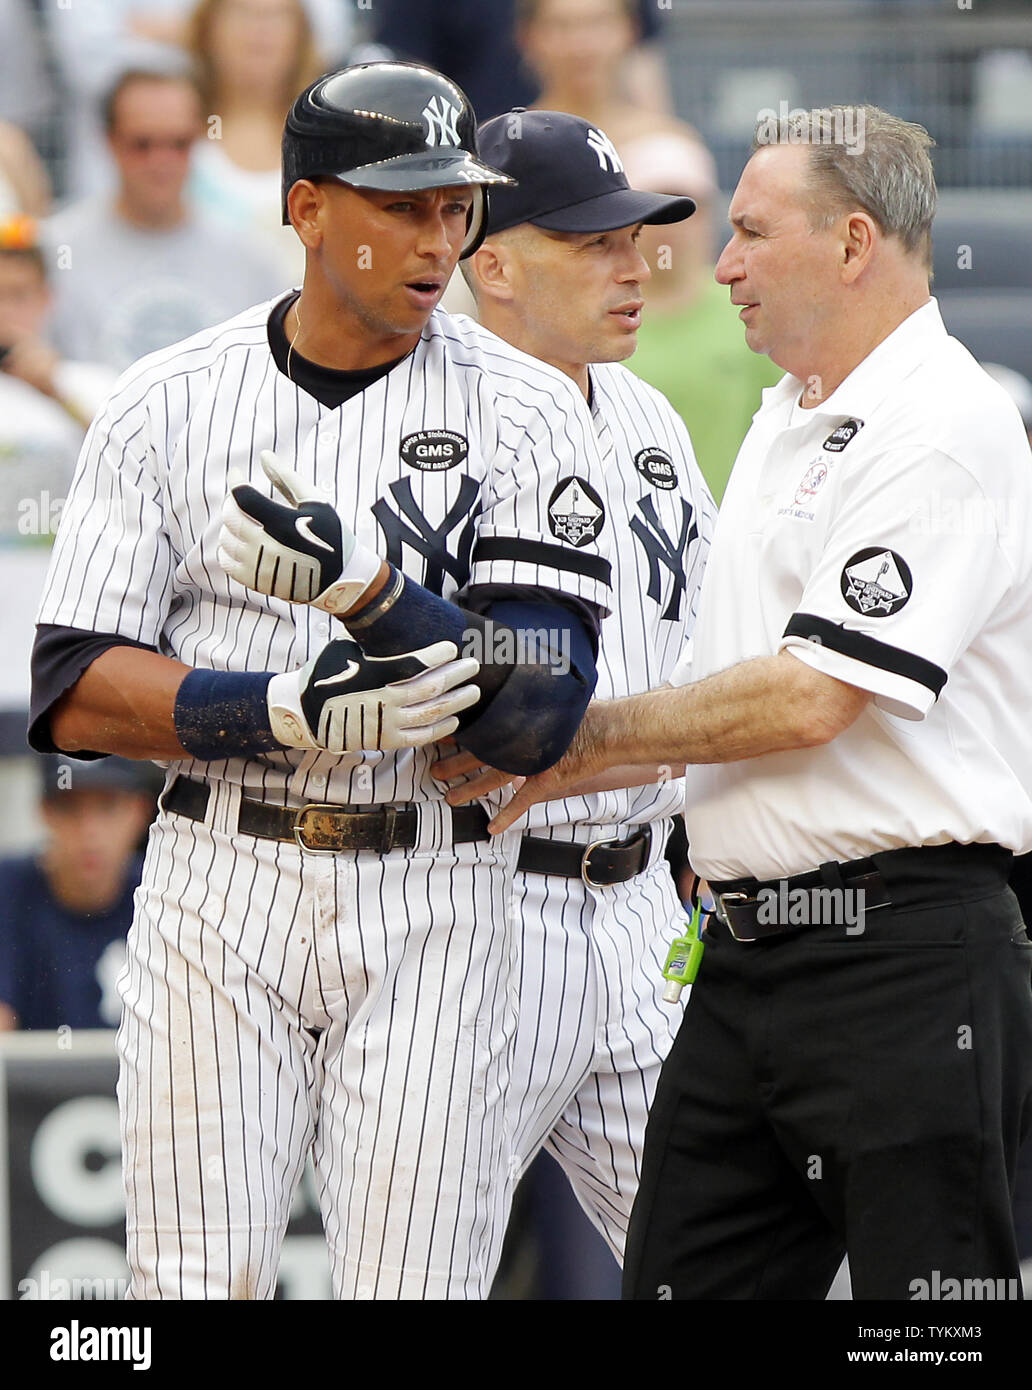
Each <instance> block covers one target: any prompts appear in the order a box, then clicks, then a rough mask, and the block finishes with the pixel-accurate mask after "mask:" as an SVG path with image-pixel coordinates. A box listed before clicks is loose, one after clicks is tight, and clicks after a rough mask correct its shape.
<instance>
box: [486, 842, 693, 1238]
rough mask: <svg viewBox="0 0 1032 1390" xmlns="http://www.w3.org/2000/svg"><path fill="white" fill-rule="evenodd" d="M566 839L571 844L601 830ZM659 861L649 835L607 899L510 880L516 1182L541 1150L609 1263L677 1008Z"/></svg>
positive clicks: (670, 924) (574, 882) (670, 922)
mask: <svg viewBox="0 0 1032 1390" xmlns="http://www.w3.org/2000/svg"><path fill="white" fill-rule="evenodd" d="M575 829H576V834H577V838H578V839H580V840H590V839H596V838H599V835H600V833H601V832H600V831H597V830H595V829H594V828H591V827H588V828H585V827H583V826H578V827H575ZM616 833H617V834H619V833H622V832H619V831H618V832H616ZM662 850H663V835H662V832H661V829H660V828H659V827H657V833H656V836H655V840H654V844H653V849H652V855H651V862H650V866H649V867H648V868H647V869H646V870H645V871H644V872H643V873H641V874H639V875H637V877H635V878H634V879H632V880H630V882H628V883H618V884H613V885H611V886H609V887H605V888H598V889H590V888H588V887H587V886H586V885H585V884H584V883H583V882H582V881H581V880H580V879H564V878H558V877H557V876H556V875H554V874H532V873H517V875H516V880H515V890H514V899H513V900H514V906H515V909H516V911H517V913H518V917H519V923H520V927H521V938H522V941H521V952H520V964H519V970H520V991H519V992H520V1017H519V1026H518V1029H517V1044H516V1058H515V1063H514V1069H513V1083H512V1095H513V1102H514V1112H513V1121H512V1123H513V1127H514V1130H515V1135H516V1140H515V1142H516V1149H517V1153H518V1155H519V1159H520V1171H521V1174H522V1172H524V1171H525V1170H526V1168H527V1167H528V1166H529V1165H530V1162H531V1160H532V1159H533V1158H534V1156H535V1154H536V1153H537V1152H538V1151H539V1149H541V1148H542V1147H544V1148H545V1150H546V1151H547V1152H548V1153H550V1154H551V1156H552V1157H553V1158H554V1159H556V1161H557V1162H558V1163H559V1164H560V1165H561V1167H562V1168H563V1170H564V1172H565V1173H566V1175H567V1177H568V1178H569V1180H570V1183H571V1184H572V1186H573V1190H574V1192H575V1193H576V1196H577V1199H578V1201H579V1202H580V1204H581V1206H582V1207H583V1208H584V1210H585V1212H586V1213H587V1215H588V1217H589V1218H590V1219H591V1221H592V1223H593V1224H594V1225H595V1226H596V1227H597V1228H598V1230H599V1231H600V1232H601V1233H602V1235H603V1237H604V1238H605V1240H606V1242H607V1243H608V1245H609V1247H610V1249H611V1250H612V1251H613V1254H614V1255H615V1256H616V1258H617V1260H618V1261H622V1258H623V1249H624V1241H625V1239H626V1235H627V1223H628V1220H629V1218H630V1212H631V1206H632V1205H633V1203H634V1197H635V1194H636V1192H637V1190H638V1178H639V1175H640V1169H641V1153H642V1144H643V1142H644V1135H645V1122H646V1119H647V1116H648V1110H649V1106H650V1105H651V1103H652V1097H653V1095H654V1093H655V1089H656V1082H657V1081H658V1079H659V1071H660V1068H661V1066H662V1064H663V1060H664V1058H665V1057H666V1055H667V1053H668V1052H669V1050H670V1048H671V1046H672V1044H673V1040H674V1036H675V1035H676V1032H677V1029H678V1027H679V1026H680V1022H681V1014H682V1011H683V1006H684V1003H685V1002H686V1001H687V997H688V991H687V990H686V991H684V992H683V993H682V995H681V1003H680V1004H667V1003H664V1001H663V998H662V994H663V987H664V981H663V977H662V973H661V972H662V969H663V965H664V964H665V961H666V954H667V948H668V946H669V944H670V942H671V941H672V940H673V939H674V937H675V936H678V935H680V933H681V931H682V930H683V924H684V921H685V912H684V909H683V907H682V906H681V904H680V903H679V902H678V900H677V894H676V892H675V889H674V883H673V879H672V878H671V875H670V869H669V867H668V866H667V863H666V861H665V859H664V858H663V857H662Z"/></svg>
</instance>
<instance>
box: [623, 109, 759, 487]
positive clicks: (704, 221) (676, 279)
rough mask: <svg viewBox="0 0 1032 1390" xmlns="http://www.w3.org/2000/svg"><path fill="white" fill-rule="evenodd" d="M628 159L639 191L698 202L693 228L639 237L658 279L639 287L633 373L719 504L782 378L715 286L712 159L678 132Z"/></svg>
mask: <svg viewBox="0 0 1032 1390" xmlns="http://www.w3.org/2000/svg"><path fill="white" fill-rule="evenodd" d="M623 154H624V162H625V165H626V169H627V177H628V179H629V180H630V182H631V186H632V188H642V189H645V190H646V191H648V192H650V193H674V194H685V193H686V194H689V195H690V196H691V197H692V198H694V199H695V201H696V205H697V211H696V213H695V216H694V217H690V218H689V219H688V220H687V221H686V222H682V223H678V224H676V225H674V224H671V225H670V226H667V227H645V228H643V229H642V234H641V239H640V241H639V243H638V244H639V246H640V248H641V250H642V252H643V254H644V256H645V259H646V260H647V261H648V263H649V265H650V267H651V269H652V278H651V280H649V281H648V283H647V284H645V285H643V286H642V294H643V296H644V299H645V311H644V313H643V314H642V323H641V328H640V329H639V330H638V351H637V352H636V353H635V354H634V356H633V357H632V358H630V359H629V360H628V363H627V365H628V366H629V367H630V368H631V370H632V371H634V372H637V374H638V375H639V376H640V377H642V378H643V379H644V380H645V381H647V382H649V383H650V384H651V385H652V386H655V387H656V388H657V389H658V390H660V391H662V392H663V394H664V395H665V396H666V397H667V398H668V399H669V400H670V402H671V404H672V405H673V406H674V408H675V409H676V410H677V412H678V413H679V414H680V416H681V418H682V419H683V420H684V422H685V424H686V425H687V426H688V430H689V433H690V434H691V436H692V443H693V445H694V446H695V454H696V457H697V459H698V461H699V467H700V468H701V469H702V472H703V476H704V477H705V479H706V481H707V483H709V486H710V490H711V492H712V493H713V496H714V498H715V499H716V501H717V502H718V503H719V502H720V499H721V498H722V497H723V495H724V488H725V487H726V486H727V480H728V476H729V474H730V472H731V465H732V464H733V463H734V461H735V456H736V455H737V453H738V449H739V446H740V445H741V443H742V440H743V439H744V438H745V435H746V433H747V431H748V429H749V425H750V424H751V422H752V417H753V415H754V413H755V412H756V410H757V409H758V408H759V405H760V394H761V392H762V391H763V389H764V387H766V386H772V385H773V384H774V382H776V381H778V380H780V378H781V376H782V373H781V371H780V369H779V368H777V367H775V366H774V364H773V363H772V362H771V360H770V358H769V357H762V356H757V355H756V354H755V353H753V352H750V350H749V348H748V347H747V346H746V342H745V334H744V333H743V332H742V325H741V322H740V321H739V318H738V311H737V310H736V309H735V308H734V307H733V306H732V304H731V301H730V300H729V298H728V293H727V290H726V288H724V287H723V286H721V285H718V284H717V283H716V281H715V280H714V279H713V263H714V260H713V250H714V235H715V229H714V213H715V211H716V205H717V202H718V199H719V189H718V187H717V180H716V170H715V167H714V164H713V159H712V157H711V156H710V153H709V151H708V150H707V149H706V148H705V146H704V145H702V144H701V143H700V142H699V141H698V140H697V139H695V138H693V137H688V136H686V135H684V134H683V133H682V132H680V131H661V132H658V133H654V134H651V135H647V136H644V137H640V138H638V139H636V140H632V141H630V142H629V143H628V144H627V145H626V146H625V148H624V151H623Z"/></svg>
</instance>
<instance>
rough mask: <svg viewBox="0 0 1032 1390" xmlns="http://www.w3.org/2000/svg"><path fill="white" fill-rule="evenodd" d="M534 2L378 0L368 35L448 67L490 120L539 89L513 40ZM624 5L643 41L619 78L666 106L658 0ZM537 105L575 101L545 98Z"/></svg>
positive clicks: (397, 51)
mask: <svg viewBox="0 0 1032 1390" xmlns="http://www.w3.org/2000/svg"><path fill="white" fill-rule="evenodd" d="M538 8H540V7H538V6H534V5H521V4H520V3H519V0H477V3H476V4H475V5H457V4H456V3H455V0H377V3H376V5H375V7H374V13H373V31H372V37H373V38H374V39H375V41H376V42H377V43H378V44H380V45H382V46H383V48H384V49H385V50H386V51H387V52H389V53H392V54H393V55H394V56H395V57H397V58H402V59H413V60H415V61H416V62H419V63H429V64H430V66H431V67H434V68H439V69H440V71H441V72H446V73H447V74H448V76H449V77H450V78H452V79H453V81H455V82H457V83H458V84H459V86H460V87H461V88H462V90H463V91H464V92H465V93H466V95H467V96H468V97H469V99H470V101H471V102H472V103H473V106H474V109H475V110H476V113H477V117H478V119H479V120H481V121H487V120H490V119H491V117H492V116H499V115H501V114H502V113H503V112H504V111H509V110H511V108H512V107H514V106H529V105H530V104H531V102H532V101H533V100H534V96H535V94H536V93H537V91H538V89H539V86H540V83H539V81H538V79H537V77H536V76H535V74H534V71H533V69H532V65H531V64H530V63H529V62H528V61H521V53H520V48H519V47H518V46H517V41H516V29H517V23H519V24H521V25H522V24H524V23H525V22H526V20H527V18H528V17H531V18H532V17H533V16H534V13H535V11H536V10H537V9H538ZM567 8H568V7H567ZM581 8H583V5H582V6H581ZM603 8H604V9H608V8H610V7H609V6H608V5H604V7H603ZM620 8H622V6H621V7H620ZM597 10H598V5H597V3H596V0H588V11H589V22H590V15H591V13H593V12H596V11H597ZM628 11H629V13H630V14H631V16H632V18H633V21H634V23H635V25H636V26H637V29H638V32H639V33H640V35H641V37H642V39H644V40H646V42H643V43H641V44H638V45H637V46H636V47H634V48H633V49H632V50H631V51H630V52H629V54H628V55H627V58H626V62H625V66H624V70H623V71H622V72H621V74H620V77H621V81H622V84H623V86H624V87H625V89H627V94H628V95H629V96H631V97H632V100H635V101H638V102H640V103H641V104H642V105H644V106H653V107H655V108H656V109H657V110H669V109H670V84H669V81H668V79H667V75H666V67H665V64H664V63H663V60H662V56H661V54H660V52H659V44H658V43H657V42H656V41H655V40H656V37H657V35H658V33H659V12H658V7H657V5H656V3H655V0H631V3H630V4H629V6H628ZM517 16H519V19H517ZM563 17H564V18H565V16H563ZM632 32H633V31H632ZM532 41H533V36H532ZM547 41H548V38H547V36H546V44H547ZM523 56H524V57H525V56H526V55H523ZM538 105H539V106H548V107H549V109H550V110H564V111H568V110H571V109H572V108H570V107H567V106H564V107H556V106H555V105H554V104H552V103H546V102H544V101H539V102H538Z"/></svg>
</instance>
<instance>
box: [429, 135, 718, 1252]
mask: <svg viewBox="0 0 1032 1390" xmlns="http://www.w3.org/2000/svg"><path fill="white" fill-rule="evenodd" d="M480 143H481V153H482V155H483V157H484V158H486V159H489V160H490V162H491V163H492V164H493V165H494V166H495V167H497V168H499V169H501V170H503V171H504V172H505V173H507V174H510V175H511V176H512V177H513V178H514V179H515V180H516V183H515V184H514V185H512V186H506V187H504V188H499V189H497V190H496V191H495V192H494V193H493V194H492V198H491V207H490V214H489V219H488V236H487V240H486V241H485V243H484V245H483V246H482V247H481V248H480V249H479V250H478V251H477V252H476V253H475V254H474V255H473V256H472V257H471V258H470V260H469V261H468V262H466V263H465V265H464V267H463V271H464V274H465V275H466V277H467V279H468V281H469V282H470V284H471V286H472V287H473V288H474V290H475V293H476V298H477V305H478V311H479V314H480V318H481V321H482V323H483V324H484V326H485V327H487V328H489V329H493V330H494V332H495V333H497V334H499V335H500V336H501V337H503V338H505V339H506V340H507V341H509V342H511V343H513V344H514V345H515V346H517V347H521V348H523V349H525V350H526V351H528V352H531V353H533V354H534V355H535V356H536V357H539V358H541V359H543V360H545V361H548V362H551V363H552V364H553V365H555V366H558V367H559V368H560V369H561V370H562V371H564V372H565V373H566V374H567V375H568V376H570V377H571V378H572V379H573V380H574V381H575V382H576V384H577V385H578V387H579V388H580V390H581V391H582V392H583V393H584V395H585V396H586V398H587V399H588V402H589V405H590V409H591V414H592V420H593V423H594V426H595V430H596V433H597V435H598V439H599V445H600V447H601V449H602V453H603V456H604V460H605V463H606V489H607V490H606V496H607V503H608V508H609V516H610V521H611V523H612V526H613V535H614V541H613V557H614V558H613V598H614V605H613V608H614V612H613V615H612V616H611V617H610V618H609V619H608V620H607V621H606V622H605V623H603V626H602V643H601V652H600V660H599V681H598V692H597V693H599V694H601V692H602V691H609V692H611V693H612V695H613V696H614V697H615V696H617V695H630V694H633V693H637V692H639V691H642V690H647V689H649V688H651V687H653V686H657V685H661V684H663V682H664V681H666V680H667V678H668V677H669V675H670V673H671V671H672V670H673V668H674V666H675V665H676V663H677V661H678V660H679V658H680V656H681V654H683V651H684V647H685V643H686V641H687V640H688V638H689V636H690V633H691V628H692V624H693V620H694V615H695V607H696V601H697V597H698V592H699V586H700V583H701V580H702V571H703V566H704V563H705V557H706V553H707V551H708V548H709V542H710V535H711V532H712V529H713V525H714V520H715V514H716V509H715V507H714V505H713V501H712V498H711V497H710V493H709V489H708V488H707V486H706V483H705V481H704V480H703V478H702V475H701V473H700V471H699V469H698V466H697V464H696V462H695V457H694V454H693V452H692V446H691V442H690V440H689V438H688V433H687V431H686V429H685V427H684V425H683V423H682V421H681V419H680V417H679V416H678V415H677V414H676V412H675V411H674V410H673V408H672V407H671V406H670V405H669V403H668V402H667V400H666V399H665V397H663V396H662V395H661V394H660V393H659V392H657V391H655V390H654V389H653V388H652V387H650V386H647V385H646V384H645V383H644V382H642V381H641V380H639V378H638V377H636V376H634V375H633V373H631V372H629V371H628V370H627V369H626V368H624V367H622V366H620V365H619V362H620V360H621V359H623V358H626V357H629V356H630V355H631V354H632V353H633V351H634V347H635V340H636V333H637V326H638V323H639V322H640V317H641V309H642V300H641V294H640V284H641V282H642V281H644V280H645V279H647V278H648V276H649V274H650V272H649V268H648V265H647V264H646V262H645V261H644V259H643V257H642V255H641V253H640V252H639V251H638V249H637V246H636V241H637V237H638V232H639V230H640V228H641V225H642V224H643V223H646V222H647V223H668V222H672V221H677V220H680V219H681V218H684V217H687V216H689V215H690V214H691V213H692V212H693V211H694V204H693V203H692V201H691V200H690V199H688V198H672V197H663V196H659V195H656V194H650V193H641V192H638V191H636V190H633V189H630V188H629V187H628V185H627V179H626V176H625V175H624V172H623V165H622V163H621V161H620V158H619V155H618V154H617V152H616V150H615V149H614V148H613V146H612V144H611V142H610V141H609V140H608V139H607V137H606V136H605V134H604V133H603V132H601V131H599V130H597V129H595V128H594V127H593V126H592V125H591V124H590V123H589V122H587V121H584V120H581V119H580V118H579V117H576V116H570V115H565V114H562V113H559V112H552V111H529V112H521V111H514V112H510V113H508V114H506V115H502V116H498V117H496V118H495V119H494V120H492V121H488V122H487V123H486V124H485V125H483V126H482V127H481V129H480ZM589 363H590V364H592V365H590V366H589V365H588V364H589ZM475 764H476V759H475V758H474V757H473V756H472V755H471V754H469V753H463V754H460V755H458V756H457V757H456V758H455V759H454V760H451V759H449V760H447V761H444V762H442V764H441V765H440V767H439V768H438V769H437V771H438V772H439V773H440V774H441V775H445V776H448V775H455V774H456V773H457V772H459V771H470V770H472V769H473V767H474V766H475ZM669 773H670V770H669V769H668V774H667V776H666V777H665V778H664V779H663V780H662V781H660V782H659V783H654V784H652V785H648V786H639V787H636V788H633V789H621V790H619V791H606V792H597V793H588V794H585V795H582V796H576V797H569V798H566V799H564V800H558V801H553V802H549V803H543V804H541V805H538V806H535V807H534V808H533V810H532V812H531V815H530V817H529V820H528V822H527V829H526V833H524V835H523V839H522V844H521V849H520V857H519V872H518V873H517V876H516V885H515V901H516V905H517V909H518V912H519V917H520V922H521V925H522V933H523V945H522V950H521V953H520V1019H519V1027H518V1030H517V1054H516V1056H517V1065H516V1074H515V1078H514V1084H513V1088H512V1095H513V1102H514V1107H515V1109H514V1114H515V1119H514V1124H515V1131H516V1143H517V1150H518V1153H519V1156H520V1160H521V1163H522V1164H523V1165H526V1164H528V1163H529V1162H530V1159H531V1158H532V1157H533V1155H534V1154H535V1153H536V1152H537V1151H538V1150H539V1148H540V1147H541V1145H542V1143H544V1146H545V1148H546V1149H547V1151H548V1152H549V1153H550V1154H551V1155H552V1156H553V1157H554V1158H556V1159H557V1160H558V1162H559V1163H560V1164H561V1165H562V1167H563V1169H564V1171H565V1172H566V1174H567V1176H568V1177H569V1180H570V1182H571V1183H572V1185H573V1188H574V1191H575V1192H576V1194H577V1196H578V1198H579V1200H580V1202H581V1205H582V1206H583V1207H584V1208H585V1210H586V1211H587V1213H588V1215H589V1217H590V1218H591V1219H592V1221H593V1222H594V1223H595V1225H596V1226H597V1227H598V1228H599V1230H600V1231H601V1232H602V1234H603V1236H604V1237H605V1239H606V1240H607V1241H608V1243H609V1245H610V1247H611V1248H612V1250H613V1252H614V1254H615V1255H616V1257H617V1259H621V1258H622V1255H623V1246H624V1237H625V1235H626V1232H627V1223H628V1219H629V1216H630V1209H631V1205H632V1203H633V1200H634V1195H635V1192H636V1190H637V1184H638V1170H639V1162H640V1158H641V1150H642V1144H643V1138H644V1131H645V1120H646V1116H647V1113H648V1108H649V1104H650V1102H651V1099H652V1094H653V1092H654V1090H655V1086H656V1081H657V1079H658V1075H659V1069H660V1066H661V1064H662V1062H663V1059H664V1058H665V1056H666V1054H667V1052H668V1051H669V1049H670V1046H671V1044H672V1042H673V1038H674V1035H675V1033H676V1031H677V1027H678V1025H679V1023H680V1018H681V1009H680V1008H678V1007H672V1006H671V1005H670V1004H669V1003H665V1002H664V1001H663V999H662V997H661V995H662V986H663V980H662V970H663V964H664V958H665V955H666V950H667V947H668V945H669V943H670V940H671V939H673V938H674V937H676V936H677V935H678V934H679V932H680V931H681V930H682V929H683V921H684V914H683V909H682V908H681V905H680V903H679V902H678V899H677V895H676V892H675V890H674V884H673V881H672V879H671V875H670V870H669V868H668V866H667V863H666V860H665V859H664V857H663V850H664V846H665V844H666V841H667V838H668V837H669V834H670V829H671V817H672V816H673V815H674V814H675V813H676V812H677V811H678V810H680V808H681V806H682V805H683V798H684V783H683V780H682V779H681V778H679V777H673V776H671V775H669ZM557 1000H561V1001H562V1005H561V1007H556V1001H557Z"/></svg>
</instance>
